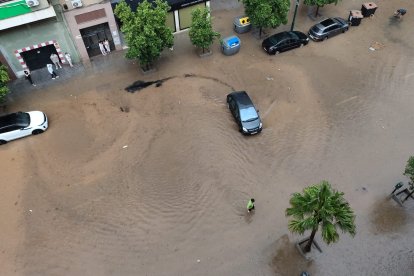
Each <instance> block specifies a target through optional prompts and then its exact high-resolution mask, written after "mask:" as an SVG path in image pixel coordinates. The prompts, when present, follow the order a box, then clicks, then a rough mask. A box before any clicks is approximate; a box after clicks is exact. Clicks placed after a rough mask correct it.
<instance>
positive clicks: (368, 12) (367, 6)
mask: <svg viewBox="0 0 414 276" xmlns="http://www.w3.org/2000/svg"><path fill="white" fill-rule="evenodd" d="M377 8H378V6H377V4H375V3H374V2H366V3H364V4H362V7H361V12H362V15H363V16H364V17H369V16H372V15H374V13H375V11H376V9H377Z"/></svg>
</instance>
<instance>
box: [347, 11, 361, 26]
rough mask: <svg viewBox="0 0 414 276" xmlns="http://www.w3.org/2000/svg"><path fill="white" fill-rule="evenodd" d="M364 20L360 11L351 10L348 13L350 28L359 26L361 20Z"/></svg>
mask: <svg viewBox="0 0 414 276" xmlns="http://www.w3.org/2000/svg"><path fill="white" fill-rule="evenodd" d="M362 18H364V16H363V15H362V13H361V11H358V10H352V11H350V12H349V18H348V21H349V23H350V24H351V26H358V25H359V24H361V19H362Z"/></svg>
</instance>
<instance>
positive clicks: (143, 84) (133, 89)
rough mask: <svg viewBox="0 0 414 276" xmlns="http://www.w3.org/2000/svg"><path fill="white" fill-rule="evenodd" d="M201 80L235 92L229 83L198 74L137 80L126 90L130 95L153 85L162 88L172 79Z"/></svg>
mask: <svg viewBox="0 0 414 276" xmlns="http://www.w3.org/2000/svg"><path fill="white" fill-rule="evenodd" d="M182 77H184V78H201V79H207V80H212V81H215V82H217V83H220V84H222V85H225V86H227V87H229V88H230V89H231V90H232V91H235V89H234V88H233V87H232V86H231V85H229V84H228V83H226V82H224V81H222V80H219V79H217V78H213V77H208V76H200V75H196V74H184V75H183V76H173V77H168V78H164V79H160V80H155V81H142V80H137V81H136V82H134V83H133V84H131V85H129V86H127V87H126V88H125V90H126V91H127V92H129V93H134V92H136V91H139V90H142V89H144V88H146V87H148V86H151V85H153V84H155V87H160V86H162V84H163V83H164V82H166V81H168V80H170V79H174V78H182Z"/></svg>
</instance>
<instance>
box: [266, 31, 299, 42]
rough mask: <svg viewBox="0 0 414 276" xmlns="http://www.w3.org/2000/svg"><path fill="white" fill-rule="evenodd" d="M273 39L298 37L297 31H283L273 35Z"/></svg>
mask: <svg viewBox="0 0 414 276" xmlns="http://www.w3.org/2000/svg"><path fill="white" fill-rule="evenodd" d="M271 38H273V39H277V40H282V39H284V38H297V35H296V33H295V32H281V33H277V34H274V35H272V36H271Z"/></svg>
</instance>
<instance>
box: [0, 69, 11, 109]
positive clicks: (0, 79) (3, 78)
mask: <svg viewBox="0 0 414 276" xmlns="http://www.w3.org/2000/svg"><path fill="white" fill-rule="evenodd" d="M9 80H10V78H9V75H8V74H7V67H6V66H4V65H0V103H3V102H4V101H5V100H6V96H7V94H8V93H9V88H8V87H7V83H8V81H9Z"/></svg>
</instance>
